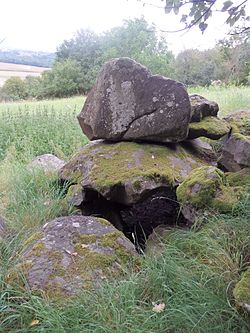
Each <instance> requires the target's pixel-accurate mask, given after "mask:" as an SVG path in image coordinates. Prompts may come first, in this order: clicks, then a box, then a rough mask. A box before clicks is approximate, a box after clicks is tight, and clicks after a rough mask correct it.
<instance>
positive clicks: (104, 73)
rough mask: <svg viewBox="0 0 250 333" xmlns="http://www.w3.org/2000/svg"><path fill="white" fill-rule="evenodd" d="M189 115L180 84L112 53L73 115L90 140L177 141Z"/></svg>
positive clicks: (184, 131) (188, 106)
mask: <svg viewBox="0 0 250 333" xmlns="http://www.w3.org/2000/svg"><path fill="white" fill-rule="evenodd" d="M190 117H191V105H190V101H189V96H188V94H187V91H186V89H185V87H184V86H183V84H182V83H180V82H177V81H174V80H171V79H168V78H165V77H163V76H160V75H152V74H151V72H150V71H149V70H148V69H147V68H145V67H144V66H142V65H140V64H139V63H137V62H135V61H133V60H131V59H129V58H118V59H113V60H111V61H109V62H107V63H105V64H104V66H103V68H102V70H101V72H100V74H99V76H98V78H97V81H96V84H95V86H94V87H93V88H92V90H91V91H90V93H89V95H88V97H87V100H86V102H85V104H84V107H83V109H82V111H81V113H80V114H79V116H78V120H79V123H80V125H81V128H82V130H83V132H84V133H85V134H86V135H87V137H88V138H89V139H90V140H95V139H106V140H111V141H120V140H145V141H154V142H179V141H183V140H184V139H185V138H186V137H187V134H188V124H189V121H190Z"/></svg>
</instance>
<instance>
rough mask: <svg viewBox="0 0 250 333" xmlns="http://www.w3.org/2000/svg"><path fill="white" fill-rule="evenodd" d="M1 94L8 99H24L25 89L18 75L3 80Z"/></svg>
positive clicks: (25, 95)
mask: <svg viewBox="0 0 250 333" xmlns="http://www.w3.org/2000/svg"><path fill="white" fill-rule="evenodd" d="M1 95H3V96H4V97H5V98H6V99H10V100H19V99H25V98H26V97H27V91H26V86H25V83H24V81H23V80H22V79H21V78H20V77H18V76H13V77H10V78H9V79H8V80H6V81H5V83H4V85H3V87H2V89H1Z"/></svg>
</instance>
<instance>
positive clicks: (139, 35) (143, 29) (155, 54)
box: [57, 18, 174, 92]
mask: <svg viewBox="0 0 250 333" xmlns="http://www.w3.org/2000/svg"><path fill="white" fill-rule="evenodd" d="M115 57H130V58H132V59H134V60H136V61H139V62H140V63H142V64H143V65H145V66H148V67H149V68H150V69H151V70H152V72H153V73H157V74H163V75H172V76H173V66H172V62H173V60H174V57H173V55H172V53H171V52H170V51H168V48H167V43H166V39H164V38H163V37H161V38H159V37H158V35H157V33H156V29H155V27H154V26H152V25H149V24H148V23H147V22H146V21H145V19H144V18H141V19H134V20H127V21H124V24H123V25H122V26H120V27H115V28H113V29H111V30H110V31H108V32H106V33H105V34H103V35H96V34H95V33H93V32H91V31H89V30H80V31H78V32H77V34H76V36H75V37H74V38H72V39H71V40H69V41H64V42H63V44H62V45H61V46H60V47H59V48H58V51H57V59H58V60H62V59H74V60H76V61H77V62H78V63H79V64H80V66H81V75H82V81H83V82H84V83H83V90H84V91H85V92H87V91H88V90H89V89H90V88H91V87H92V85H93V84H94V81H95V78H96V75H97V73H98V71H99V70H100V68H101V65H102V64H103V63H104V62H105V61H108V60H110V59H112V58H115Z"/></svg>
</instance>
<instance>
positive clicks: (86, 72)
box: [56, 29, 102, 92]
mask: <svg viewBox="0 0 250 333" xmlns="http://www.w3.org/2000/svg"><path fill="white" fill-rule="evenodd" d="M101 54H102V46H101V38H100V36H98V35H97V34H95V33H94V32H93V31H90V30H83V29H81V30H79V31H78V32H77V33H76V34H75V36H74V37H73V38H71V39H70V40H69V41H67V40H65V41H64V42H63V43H62V44H61V45H60V46H59V47H58V49H57V52H56V56H57V60H59V61H61V60H65V59H72V60H75V61H77V63H78V64H79V65H80V72H81V75H82V80H83V82H84V90H85V92H86V91H88V90H89V89H90V88H91V87H92V86H93V84H94V81H95V77H96V75H97V73H98V71H99V69H100V66H101V58H100V57H101Z"/></svg>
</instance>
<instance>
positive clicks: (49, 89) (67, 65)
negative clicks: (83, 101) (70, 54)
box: [39, 58, 84, 97]
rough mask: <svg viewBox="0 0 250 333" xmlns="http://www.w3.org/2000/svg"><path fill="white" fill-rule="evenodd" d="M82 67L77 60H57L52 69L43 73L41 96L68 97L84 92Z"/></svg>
mask: <svg viewBox="0 0 250 333" xmlns="http://www.w3.org/2000/svg"><path fill="white" fill-rule="evenodd" d="M83 85H84V82H83V78H82V75H81V67H80V65H79V63H78V62H77V61H76V60H73V59H70V58H69V59H65V60H62V61H57V62H56V63H55V65H54V66H53V68H52V70H51V71H45V72H43V73H42V78H41V87H40V94H39V97H67V96H72V95H77V94H79V93H82V92H83Z"/></svg>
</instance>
